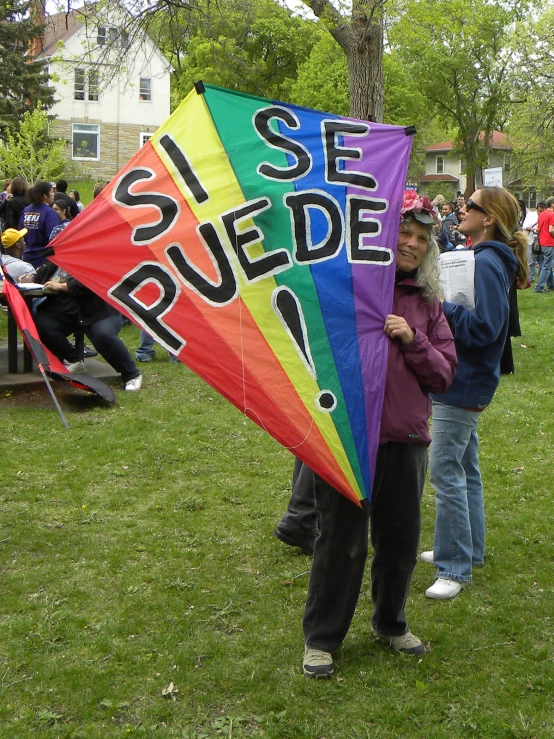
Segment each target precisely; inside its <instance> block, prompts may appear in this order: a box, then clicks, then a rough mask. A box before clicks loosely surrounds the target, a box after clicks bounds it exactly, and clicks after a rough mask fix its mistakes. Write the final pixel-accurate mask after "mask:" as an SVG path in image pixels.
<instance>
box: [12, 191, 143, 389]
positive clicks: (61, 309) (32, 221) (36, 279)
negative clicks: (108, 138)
mask: <svg viewBox="0 0 554 739" xmlns="http://www.w3.org/2000/svg"><path fill="white" fill-rule="evenodd" d="M104 186H105V185H104V184H102V183H98V184H96V185H95V186H94V189H93V198H96V197H97V196H98V195H99V194H100V193H101V192H102V190H103V188H104ZM67 188H68V183H67V182H66V181H65V180H63V179H59V180H58V181H57V182H55V183H53V182H46V181H39V182H36V183H35V184H34V185H33V186H32V187H29V186H28V184H27V182H26V180H25V179H24V178H23V177H15V178H14V179H12V180H7V181H6V182H5V186H4V190H3V192H2V193H0V229H1V234H2V235H1V243H2V252H1V254H0V263H1V265H2V269H3V271H4V273H5V274H6V275H7V276H8V278H9V279H11V280H12V281H13V282H15V283H16V284H17V283H29V282H32V283H37V284H40V285H42V286H43V295H41V296H40V297H38V298H36V299H35V300H34V301H33V318H34V321H35V324H36V327H37V330H38V333H39V336H40V339H41V341H42V342H43V344H44V345H45V346H46V347H47V348H48V349H49V350H50V351H51V352H52V353H53V354H54V355H55V356H56V357H57V358H58V359H60V360H61V361H62V362H63V363H64V364H65V365H66V367H67V369H68V372H69V373H70V374H79V373H84V372H86V366H85V362H84V358H83V356H81V355H80V354H79V351H80V349H79V348H78V347H79V346H80V345H79V344H78V343H77V342H72V341H70V340H69V337H70V336H72V335H74V334H75V333H76V332H84V334H85V335H86V336H87V337H88V339H89V340H90V342H91V344H92V346H93V347H94V351H90V352H89V354H90V355H93V354H96V353H98V354H100V355H101V356H102V357H103V358H104V359H105V360H106V361H107V362H108V363H109V364H110V365H111V366H112V367H113V368H114V369H115V370H116V372H118V373H119V374H120V375H121V378H122V380H123V383H124V387H125V390H126V391H128V392H136V391H138V390H140V388H141V387H142V375H141V373H140V371H139V370H138V369H137V366H136V364H135V362H134V360H133V359H132V358H131V356H130V354H129V351H128V350H127V348H126V346H125V344H124V343H123V342H122V341H121V339H120V338H119V336H118V334H119V332H120V330H121V327H122V325H123V321H124V319H123V316H122V315H121V313H119V312H118V311H117V310H116V309H115V308H113V307H112V306H111V305H110V304H108V303H107V302H106V301H104V300H102V298H100V297H99V296H98V295H96V294H95V293H94V292H92V291H91V290H89V289H88V288H87V287H85V285H83V284H82V283H81V282H79V281H78V280H76V279H74V278H73V277H72V276H71V275H69V274H68V273H67V272H65V271H64V270H62V269H60V268H59V267H58V266H57V265H55V264H54V263H53V262H52V261H50V260H49V259H48V256H47V255H48V251H47V247H48V246H49V244H50V243H51V242H53V241H54V239H55V238H56V237H57V236H58V234H59V233H60V232H61V231H63V230H64V229H65V228H66V227H67V226H68V225H69V224H70V223H71V222H72V221H74V220H75V219H76V218H78V217H79V215H80V213H81V212H82V211H83V208H84V205H83V203H82V202H81V198H80V194H79V192H78V191H77V190H71V191H70V192H69V194H67ZM153 343H154V342H153V339H151V338H150V337H149V336H148V335H147V334H146V333H144V332H142V334H141V346H140V347H139V348H138V349H137V358H138V359H139V361H144V360H143V358H142V354H141V350H142V349H144V348H146V350H148V351H149V352H150V353H149V355H148V358H149V359H151V358H152V355H153V353H154V350H153V348H152V344H153ZM143 344H145V345H146V347H143Z"/></svg>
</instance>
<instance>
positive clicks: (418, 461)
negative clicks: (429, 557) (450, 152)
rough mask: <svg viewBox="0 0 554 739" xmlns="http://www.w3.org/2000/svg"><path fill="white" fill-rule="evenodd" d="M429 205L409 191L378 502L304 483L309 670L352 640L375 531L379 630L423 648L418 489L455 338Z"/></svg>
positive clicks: (389, 325) (403, 648) (412, 649)
mask: <svg viewBox="0 0 554 739" xmlns="http://www.w3.org/2000/svg"><path fill="white" fill-rule="evenodd" d="M432 212H433V206H432V204H431V203H430V202H429V201H428V200H427V199H423V200H422V199H420V198H417V197H415V196H414V195H410V194H408V193H407V194H406V197H405V202H404V208H403V209H402V221H401V224H400V231H399V235H398V248H397V255H396V283H395V289H394V298H393V310H392V313H391V314H390V315H388V316H387V317H386V319H385V323H384V331H385V333H386V334H387V336H388V337H389V338H390V344H389V359H388V369H387V377H386V385H385V398H384V404H383V415H382V420H381V430H380V444H379V451H378V454H377V463H376V469H375V475H374V481H373V490H372V500H371V506H370V507H362V508H359V507H358V506H356V505H355V504H353V503H352V502H351V501H349V500H348V499H347V498H345V497H344V496H342V495H341V494H340V493H338V492H337V491H336V490H335V489H334V488H333V487H331V486H330V485H329V484H328V483H327V482H325V481H324V480H323V479H322V478H320V477H319V476H318V475H316V474H314V473H312V474H311V479H310V483H311V486H312V488H313V493H311V491H309V488H306V489H307V490H308V492H309V494H312V495H315V508H314V509H313V517H314V521H315V517H317V519H318V522H319V531H320V533H319V536H318V537H317V538H316V540H315V545H314V560H313V565H312V571H311V575H310V583H309V587H308V599H307V602H306V609H305V613H304V622H303V626H304V638H305V651H304V661H303V671H304V674H305V675H307V676H309V677H330V676H331V675H332V672H333V660H332V652H334V651H336V650H337V649H338V648H339V646H340V645H341V643H342V642H343V640H344V638H345V637H346V634H347V633H348V629H349V628H350V623H351V621H352V617H353V615H354V611H355V609H356V604H357V602H358V597H359V594H360V588H361V584H362V578H363V573H364V567H365V562H366V559H367V553H368V530H369V529H371V543H372V545H373V549H374V556H373V562H372V567H371V589H372V599H373V614H372V626H373V630H374V632H375V634H376V636H377V637H378V638H379V639H380V640H382V641H384V642H386V643H387V644H388V645H389V646H390V647H392V648H393V649H394V650H395V651H399V652H408V653H410V654H415V655H421V654H424V653H425V651H426V649H425V646H424V645H423V643H422V641H421V640H420V639H419V638H418V637H417V636H415V635H414V634H412V633H411V632H410V631H409V629H408V625H407V623H406V618H405V616H404V606H405V603H406V597H407V594H408V589H409V586H410V581H411V578H412V573H413V570H414V567H415V564H416V561H417V549H418V543H419V534H420V504H421V495H422V492H423V485H424V481H425V473H426V469H427V448H428V446H429V443H430V441H431V440H430V436H429V430H428V418H429V415H430V413H431V402H430V400H429V396H428V393H429V392H431V391H434V392H437V391H438V392H442V390H437V389H438V388H442V389H443V390H444V389H446V388H447V387H448V385H449V384H450V383H451V382H452V379H453V377H454V373H455V370H456V353H455V350H454V340H453V338H452V334H451V332H450V329H449V327H448V323H447V321H446V319H445V317H444V314H443V311H442V306H441V303H440V301H439V299H438V294H439V289H440V288H439V273H438V246H437V244H436V242H435V239H434V237H433V235H432V230H433V227H434V225H435V220H434V217H433V216H432ZM306 478H307V475H306V474H304V475H303V476H302V475H299V476H298V479H299V480H300V479H303V482H304V485H306ZM293 497H294V495H293ZM312 505H313V504H312ZM291 522H292V523H293V524H294V523H295V522H296V521H295V519H294V517H290V511H289V513H287V514H286V515H285V516H284V518H283V519H282V520H281V522H280V524H279V526H278V527H277V530H276V535H278V536H279V532H281V531H283V530H284V531H285V533H286V532H287V526H288V525H289V524H291ZM288 531H289V532H290V529H288ZM279 538H282V537H279ZM288 543H290V542H288Z"/></svg>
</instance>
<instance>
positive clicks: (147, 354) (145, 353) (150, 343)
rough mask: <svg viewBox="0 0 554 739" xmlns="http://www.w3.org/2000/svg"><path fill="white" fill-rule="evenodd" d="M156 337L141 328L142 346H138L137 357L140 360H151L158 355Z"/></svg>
mask: <svg viewBox="0 0 554 739" xmlns="http://www.w3.org/2000/svg"><path fill="white" fill-rule="evenodd" d="M154 343H155V342H154V339H153V338H152V337H151V336H148V334H147V333H146V331H143V330H142V329H141V330H140V346H139V347H137V350H136V352H135V357H136V359H137V360H138V361H139V362H151V361H152V360H153V359H154V357H155V356H156V351H155V349H154Z"/></svg>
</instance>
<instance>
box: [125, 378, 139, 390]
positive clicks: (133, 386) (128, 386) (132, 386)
mask: <svg viewBox="0 0 554 739" xmlns="http://www.w3.org/2000/svg"><path fill="white" fill-rule="evenodd" d="M141 387H142V375H139V376H138V377H133V379H132V380H127V382H126V383H125V390H127V392H128V393H136V392H137V390H140V389H141Z"/></svg>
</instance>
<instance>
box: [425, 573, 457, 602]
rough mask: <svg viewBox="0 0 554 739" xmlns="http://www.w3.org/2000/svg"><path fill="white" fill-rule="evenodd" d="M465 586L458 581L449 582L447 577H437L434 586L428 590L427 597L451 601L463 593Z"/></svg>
mask: <svg viewBox="0 0 554 739" xmlns="http://www.w3.org/2000/svg"><path fill="white" fill-rule="evenodd" d="M462 588H463V585H462V583H461V582H458V581H457V580H448V579H447V578H446V577H437V579H436V580H435V582H434V584H433V585H431V587H430V588H427V590H426V591H425V595H426V596H427V597H428V598H433V599H434V600H450V599H451V598H455V597H456V596H457V595H458V593H460V592H461V590H462Z"/></svg>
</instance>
